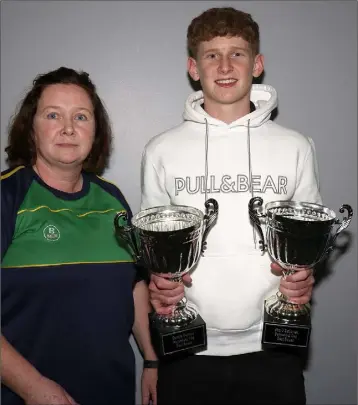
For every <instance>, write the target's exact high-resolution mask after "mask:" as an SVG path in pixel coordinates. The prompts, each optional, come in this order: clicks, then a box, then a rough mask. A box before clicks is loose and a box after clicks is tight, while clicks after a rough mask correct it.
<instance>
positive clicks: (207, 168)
mask: <svg viewBox="0 0 358 405" xmlns="http://www.w3.org/2000/svg"><path fill="white" fill-rule="evenodd" d="M208 153H209V124H208V120H207V119H206V118H205V185H204V187H205V201H204V203H205V202H206V201H207V199H208V176H209V162H208Z"/></svg>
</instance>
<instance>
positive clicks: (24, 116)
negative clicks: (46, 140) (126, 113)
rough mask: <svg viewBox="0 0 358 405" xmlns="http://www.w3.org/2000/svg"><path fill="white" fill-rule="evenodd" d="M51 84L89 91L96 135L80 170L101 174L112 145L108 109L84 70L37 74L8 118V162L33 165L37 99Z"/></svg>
mask: <svg viewBox="0 0 358 405" xmlns="http://www.w3.org/2000/svg"><path fill="white" fill-rule="evenodd" d="M53 84H74V85H76V86H79V87H81V88H82V89H84V90H85V91H86V93H87V94H88V96H89V98H90V100H91V102H92V105H93V109H94V118H95V136H94V142H93V145H92V149H91V151H90V153H89V155H88V156H87V158H86V160H85V161H84V162H83V169H84V170H86V171H89V172H93V173H96V174H100V173H102V172H103V170H104V168H105V167H106V166H107V164H108V159H109V155H110V152H111V144H112V129H111V125H110V120H109V117H108V114H107V111H106V109H105V107H104V105H103V103H102V101H101V99H100V98H99V96H98V94H97V90H96V86H95V85H94V84H93V83H92V81H91V80H90V78H89V74H88V73H86V72H77V71H75V70H73V69H69V68H67V67H60V68H59V69H57V70H53V71H51V72H48V73H44V74H40V75H38V76H37V77H36V78H35V80H34V81H33V83H32V88H31V89H30V91H29V92H28V93H27V94H26V96H25V97H24V99H23V100H22V101H21V103H20V104H19V107H18V111H17V112H16V113H15V115H14V116H13V117H12V119H11V120H10V124H9V131H8V132H9V138H8V146H7V147H6V148H5V151H6V153H7V161H8V164H9V166H10V168H11V167H14V166H18V165H25V166H29V165H33V164H34V163H35V161H36V145H35V141H34V133H33V122H34V116H35V114H36V110H37V106H38V102H39V99H40V97H41V95H42V92H43V91H44V89H45V88H46V87H48V86H51V85H53Z"/></svg>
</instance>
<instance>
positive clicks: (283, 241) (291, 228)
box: [249, 197, 353, 347]
mask: <svg viewBox="0 0 358 405" xmlns="http://www.w3.org/2000/svg"><path fill="white" fill-rule="evenodd" d="M262 205H263V199H262V198H261V197H253V198H251V200H250V202H249V215H250V219H251V220H252V222H253V224H254V225H255V226H256V228H257V230H258V232H259V235H260V238H261V240H260V242H259V243H260V248H261V250H262V252H266V251H267V252H268V253H269V255H270V256H271V258H272V259H273V260H274V261H276V262H277V263H278V264H279V265H280V266H281V267H282V268H283V269H284V271H283V277H286V276H287V275H289V274H293V273H294V272H296V271H299V270H300V269H301V268H311V269H313V267H314V266H315V265H316V264H317V263H318V262H320V261H321V260H322V259H323V258H324V257H326V256H327V255H328V253H329V252H331V251H332V250H333V249H334V243H335V240H336V238H337V236H338V234H339V233H340V232H342V231H343V230H344V229H345V228H347V227H348V225H349V223H350V222H351V219H352V216H353V210H352V208H351V206H350V205H347V204H343V205H342V206H341V207H340V209H339V212H340V213H344V212H347V217H343V219H342V220H341V221H340V220H339V219H338V218H337V216H336V213H335V212H334V211H332V210H330V209H329V208H327V207H325V206H323V205H319V204H313V203H307V202H298V201H273V202H269V203H267V204H266V205H265V207H262ZM262 225H264V226H265V227H266V232H265V234H266V235H265V237H264V232H263V230H262ZM335 227H337V228H335ZM265 239H266V242H265ZM310 332H311V313H310V305H309V304H305V305H300V304H294V303H292V302H289V300H288V299H287V298H286V297H285V296H284V295H283V294H282V293H280V292H277V293H276V295H273V296H271V297H269V298H268V299H267V300H266V301H265V304H264V325H263V334H262V343H263V344H269V345H284V346H298V347H307V346H308V343H309V338H310Z"/></svg>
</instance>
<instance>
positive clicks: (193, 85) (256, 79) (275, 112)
mask: <svg viewBox="0 0 358 405" xmlns="http://www.w3.org/2000/svg"><path fill="white" fill-rule="evenodd" d="M264 77H265V72H263V73H262V74H261V76H260V77H254V79H253V81H252V83H253V84H262V83H263V80H264ZM187 78H188V81H189V83H190V86H191V88H192V89H193V91H199V90H202V87H201V83H200V80H198V81H194V80H193V79H192V78H191V77H190V75H189V73H188V72H187ZM277 116H278V108H277V107H276V108H275V109H274V110H273V111H272V113H271V120H272V121H273V120H275V119H276V117H277Z"/></svg>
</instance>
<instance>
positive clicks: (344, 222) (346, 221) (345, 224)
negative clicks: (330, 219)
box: [326, 204, 353, 254]
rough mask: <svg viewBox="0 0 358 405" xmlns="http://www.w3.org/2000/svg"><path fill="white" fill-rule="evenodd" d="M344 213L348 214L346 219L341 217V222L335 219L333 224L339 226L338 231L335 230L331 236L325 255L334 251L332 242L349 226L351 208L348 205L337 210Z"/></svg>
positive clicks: (351, 215)
mask: <svg viewBox="0 0 358 405" xmlns="http://www.w3.org/2000/svg"><path fill="white" fill-rule="evenodd" d="M344 211H347V212H348V217H343V219H342V222H340V221H339V219H336V222H335V224H336V225H340V226H339V227H338V229H337V230H336V233H335V234H334V235H333V237H332V238H331V242H330V245H329V247H328V249H327V251H326V254H327V253H329V252H330V251H331V250H333V249H334V242H335V241H336V238H337V236H338V235H339V234H340V233H341V232H342V231H343V229H346V228H347V227H348V225H349V224H350V222H351V220H352V217H353V208H352V207H351V206H350V205H348V204H343V205H342V206H341V208H340V209H339V212H340V213H342V214H343V213H344Z"/></svg>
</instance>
